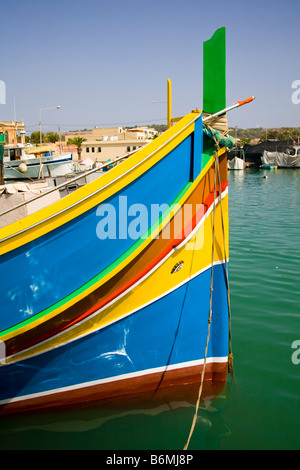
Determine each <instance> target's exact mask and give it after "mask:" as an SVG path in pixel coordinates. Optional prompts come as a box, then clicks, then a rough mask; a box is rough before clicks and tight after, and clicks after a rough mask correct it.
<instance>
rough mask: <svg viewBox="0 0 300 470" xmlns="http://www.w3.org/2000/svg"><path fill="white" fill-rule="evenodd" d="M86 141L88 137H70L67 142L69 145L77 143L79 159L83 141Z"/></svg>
mask: <svg viewBox="0 0 300 470" xmlns="http://www.w3.org/2000/svg"><path fill="white" fill-rule="evenodd" d="M85 141H86V139H84V138H83V137H74V138H73V139H69V140H68V142H67V145H76V147H77V154H78V160H80V159H81V151H82V143H83V142H85Z"/></svg>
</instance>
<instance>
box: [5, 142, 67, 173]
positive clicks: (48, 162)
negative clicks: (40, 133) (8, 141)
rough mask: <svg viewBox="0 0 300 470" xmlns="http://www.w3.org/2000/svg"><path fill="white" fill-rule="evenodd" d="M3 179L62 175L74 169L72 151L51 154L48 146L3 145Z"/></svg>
mask: <svg viewBox="0 0 300 470" xmlns="http://www.w3.org/2000/svg"><path fill="white" fill-rule="evenodd" d="M3 167H4V180H5V181H11V180H27V181H30V180H31V179H38V178H44V177H47V176H53V177H55V176H62V175H65V174H67V173H74V172H75V171H76V167H75V163H74V161H73V156H72V153H70V152H68V153H62V154H53V151H52V150H51V148H49V147H40V148H39V147H25V146H23V145H16V146H12V145H10V146H8V145H7V146H5V148H4V156H3Z"/></svg>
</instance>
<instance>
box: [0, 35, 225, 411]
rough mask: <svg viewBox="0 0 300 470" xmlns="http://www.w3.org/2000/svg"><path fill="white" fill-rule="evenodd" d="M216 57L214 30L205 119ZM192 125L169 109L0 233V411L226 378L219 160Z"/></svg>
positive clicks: (218, 42) (219, 44)
mask: <svg viewBox="0 0 300 470" xmlns="http://www.w3.org/2000/svg"><path fill="white" fill-rule="evenodd" d="M224 54H225V29H224V28H221V29H220V30H218V31H217V32H216V33H215V35H214V36H213V37H212V38H211V39H210V40H209V41H206V43H205V45H204V65H205V67H204V71H205V77H206V76H208V77H210V78H213V79H214V80H213V81H214V83H215V84H216V87H217V91H218V93H216V90H215V88H213V87H208V88H207V86H206V87H205V93H204V105H205V111H206V112H209V113H210V114H211V115H213V116H215V115H216V114H218V113H217V111H216V110H220V109H225V106H224V104H225V103H224V102H225V97H224V96H223V95H224V92H223V91H222V90H221V92H220V93H219V91H220V90H219V87H220V88H221V89H222V88H223V86H224V77H223V75H224V76H225V70H223V68H224V64H223V63H222V60H221V61H220V57H223V55H224ZM208 56H209V57H208ZM207 57H208V59H207ZM206 59H207V60H206ZM212 74H217V76H215V75H214V76H213V77H212ZM218 74H219V75H218ZM219 78H220V83H219V85H218V79H219ZM205 80H206V78H205ZM205 80H204V81H205ZM206 85H207V84H206ZM168 109H169V108H168ZM223 114H224V112H223ZM205 119H206V121H205V122H207V118H205ZM203 121H204V119H203V113H202V111H198V110H195V111H193V112H191V113H189V114H187V115H186V116H184V117H183V118H180V119H173V120H172V119H171V123H172V124H173V125H171V126H169V128H168V130H167V131H166V132H165V133H164V134H162V135H161V136H159V137H158V138H157V139H155V140H153V141H152V142H151V143H149V144H148V145H147V146H146V147H144V148H143V149H141V150H139V151H137V152H136V153H135V154H133V155H131V156H130V157H129V158H127V159H125V160H124V161H122V162H121V163H119V164H118V165H116V166H114V167H113V168H111V169H110V171H108V172H104V173H103V174H102V176H101V177H100V178H98V179H95V180H94V181H91V182H90V183H87V184H86V185H84V186H82V187H80V188H79V189H77V190H76V191H74V192H73V193H71V194H69V195H68V196H66V197H64V198H63V199H60V200H58V201H56V202H54V203H53V204H51V205H48V206H47V207H45V208H43V209H41V210H39V211H37V212H35V213H33V214H30V215H28V216H27V217H25V218H24V219H22V220H19V221H16V222H14V223H12V224H10V225H8V226H6V227H3V228H1V229H0V256H1V258H0V260H1V267H2V272H5V276H4V277H3V278H2V282H1V312H0V330H1V333H0V340H1V343H0V351H1V352H2V365H1V366H0V407H1V409H0V413H10V412H18V411H28V410H32V409H39V408H47V407H56V406H66V405H68V406H69V405H72V404H78V403H82V402H83V403H87V402H93V401H97V402H98V401H99V400H102V399H108V398H109V399H114V398H115V399H117V398H120V397H122V396H128V395H130V394H133V393H139V392H147V393H148V392H149V391H153V392H155V391H156V390H158V389H161V388H163V387H170V386H176V385H179V384H187V383H195V382H196V383H197V382H199V381H200V378H201V380H204V381H205V382H206V383H216V382H218V383H225V382H226V379H227V373H228V364H229V362H230V357H231V347H230V308H229V291H228V270H227V268H228V178H227V158H226V147H225V146H224V147H222V148H220V146H219V143H218V142H215V141H214V139H212V138H210V137H209V136H208V135H207V133H204V132H203Z"/></svg>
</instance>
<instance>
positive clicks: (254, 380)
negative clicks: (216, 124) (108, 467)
mask: <svg viewBox="0 0 300 470" xmlns="http://www.w3.org/2000/svg"><path fill="white" fill-rule="evenodd" d="M229 215H230V293H231V311H232V345H233V354H234V362H233V364H234V378H233V380H232V381H230V380H229V379H228V383H227V384H226V386H225V387H224V389H223V390H222V391H221V393H220V394H219V395H218V396H216V397H215V398H209V397H207V398H206V399H205V401H203V402H201V404H200V409H199V413H198V419H197V423H196V426H195V430H194V433H193V436H192V438H191V441H190V445H189V450H190V451H193V450H240V449H243V450H247V449H270V450H273V449H274V450H275V449H282V450H285V449H300V170H278V171H268V170H252V169H250V170H245V171H230V172H229ZM297 340H298V341H299V343H298V344H299V345H298V346H297V343H295V342H296V341H297ZM293 345H294V346H296V348H293V347H292V346H293ZM297 350H299V354H297ZM298 362H299V364H298ZM194 412H195V403H194V402H190V401H188V400H185V399H184V396H183V398H181V399H180V400H175V399H174V400H171V401H169V402H167V401H162V402H160V403H151V402H150V403H148V405H147V406H145V407H137V406H134V405H133V404H131V405H130V406H127V407H123V408H122V407H115V408H114V407H109V408H106V409H103V408H92V409H86V410H74V411H67V410H65V411H61V412H56V413H53V412H51V413H50V412H49V413H43V414H32V415H29V416H15V417H3V418H1V419H0V449H1V450H5V449H33V450H36V449H45V450H47V449H50V450H54V449H68V450H73V449H74V450H75V449H79V450H80V449H82V450H89V449H91V450H104V451H120V452H121V451H131V450H132V451H137V452H138V451H139V450H161V451H163V450H165V451H170V450H173V451H182V449H183V447H184V445H185V443H186V440H187V438H188V434H189V431H190V427H191V424H192V419H193V416H194ZM110 454H111V452H110ZM132 454H133V452H132Z"/></svg>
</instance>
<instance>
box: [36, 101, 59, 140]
mask: <svg viewBox="0 0 300 470" xmlns="http://www.w3.org/2000/svg"><path fill="white" fill-rule="evenodd" d="M45 109H60V106H52V107H51V108H41V109H40V144H41V145H42V111H44V110H45Z"/></svg>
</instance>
